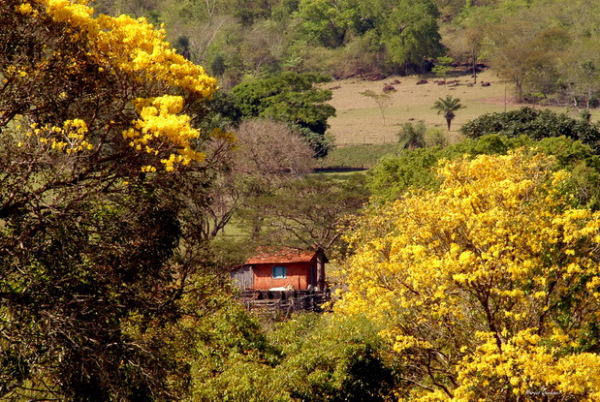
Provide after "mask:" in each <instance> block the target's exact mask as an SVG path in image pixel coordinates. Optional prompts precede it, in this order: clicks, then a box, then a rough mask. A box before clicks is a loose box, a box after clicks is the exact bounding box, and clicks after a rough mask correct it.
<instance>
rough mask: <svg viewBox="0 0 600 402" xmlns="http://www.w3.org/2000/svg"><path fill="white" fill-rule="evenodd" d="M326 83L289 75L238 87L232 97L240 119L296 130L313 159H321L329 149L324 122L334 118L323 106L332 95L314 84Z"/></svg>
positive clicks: (314, 76)
mask: <svg viewBox="0 0 600 402" xmlns="http://www.w3.org/2000/svg"><path fill="white" fill-rule="evenodd" d="M328 80H329V79H328V78H327V77H324V76H322V75H319V74H310V73H303V74H297V73H292V72H288V73H282V74H279V75H277V76H274V77H272V78H265V79H257V80H253V81H250V82H247V83H243V84H239V85H237V86H236V87H234V88H233V89H232V90H231V93H232V94H233V96H234V97H235V100H236V104H237V107H238V109H239V110H240V111H241V114H242V117H243V118H251V117H264V118H270V119H273V120H276V121H281V122H285V123H288V124H290V125H292V126H298V127H299V128H300V129H301V133H302V135H303V136H304V137H305V138H306V139H307V141H308V142H309V143H310V144H311V146H312V147H313V149H314V151H315V156H316V157H324V156H325V155H327V152H328V151H329V148H330V144H329V141H328V139H327V137H326V136H325V131H326V130H327V127H328V125H327V119H328V118H329V117H332V116H335V109H334V108H333V107H332V106H330V105H328V104H327V103H326V102H327V101H329V100H330V99H331V91H329V90H324V89H318V88H316V87H315V84H318V83H323V82H327V81H328Z"/></svg>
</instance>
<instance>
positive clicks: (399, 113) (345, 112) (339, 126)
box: [327, 70, 598, 146]
mask: <svg viewBox="0 0 600 402" xmlns="http://www.w3.org/2000/svg"><path fill="white" fill-rule="evenodd" d="M423 78H424V77H419V76H409V77H388V78H386V79H385V80H381V81H364V80H359V79H347V80H340V81H334V82H330V83H328V85H327V87H328V88H330V89H332V92H333V99H332V100H331V101H330V102H329V103H330V104H331V105H332V106H333V107H335V108H336V110H337V116H336V117H332V118H330V119H329V124H330V126H331V127H330V129H329V133H330V134H332V135H333V137H334V138H335V144H336V145H337V146H344V145H352V144H388V143H394V142H396V134H397V133H398V131H399V130H400V127H401V126H402V125H403V124H404V123H408V122H417V121H419V120H422V121H423V122H425V125H426V126H427V127H439V128H442V129H444V130H445V129H446V121H445V120H444V117H443V116H442V115H438V114H437V112H436V111H435V110H433V109H432V107H433V103H434V102H435V101H436V100H437V99H438V98H440V97H442V98H443V97H445V96H446V95H452V96H453V97H455V98H460V101H461V104H462V105H464V106H466V108H464V109H460V110H458V111H457V112H456V118H455V119H454V120H453V122H452V130H451V131H450V132H449V133H448V135H449V137H450V138H449V139H450V141H451V142H455V141H459V140H460V138H461V135H460V133H459V130H460V127H461V126H462V124H464V123H466V122H467V121H469V120H472V119H474V118H476V117H477V116H480V115H482V114H484V113H492V112H504V111H505V110H514V109H519V108H521V107H523V106H527V105H526V104H519V103H516V102H515V98H514V96H513V93H514V87H513V85H511V84H510V83H506V82H505V81H504V80H503V79H501V78H499V77H497V75H496V73H495V72H494V71H492V70H486V71H484V72H482V73H481V74H479V75H478V77H477V84H476V85H473V86H469V84H471V83H472V82H473V79H472V78H471V77H470V76H469V75H462V76H457V77H448V79H447V81H458V82H457V83H454V84H450V85H445V86H444V85H438V84H436V83H435V82H434V81H435V80H438V78H435V77H425V79H427V80H428V83H427V84H422V85H417V81H419V80H420V79H423ZM395 81H400V84H395V83H394V82H395ZM481 82H489V83H490V86H486V87H484V86H482V85H481ZM388 84H389V85H392V86H393V87H394V88H395V90H396V92H392V93H390V94H389V95H390V100H391V102H390V104H389V106H387V107H385V108H384V112H385V120H386V122H385V123H386V124H385V125H384V124H383V118H382V115H381V110H380V108H379V107H378V106H377V104H376V102H375V100H373V99H371V98H369V97H366V96H364V95H361V94H360V93H361V92H363V91H366V90H371V91H373V92H375V93H377V94H381V93H383V87H384V86H385V85H388ZM529 106H532V105H529ZM537 107H540V106H537ZM541 108H544V109H546V108H548V109H551V110H553V111H555V112H560V113H564V112H568V110H567V108H566V107H545V106H544V107H541ZM592 113H593V116H592V121H595V120H596V119H597V118H598V112H597V111H596V112H594V111H592Z"/></svg>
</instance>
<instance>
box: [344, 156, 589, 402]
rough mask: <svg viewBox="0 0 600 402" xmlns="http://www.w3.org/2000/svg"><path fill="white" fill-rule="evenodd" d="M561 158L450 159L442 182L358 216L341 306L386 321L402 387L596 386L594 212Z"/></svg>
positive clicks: (577, 390) (575, 390)
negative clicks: (577, 193) (578, 198)
mask: <svg viewBox="0 0 600 402" xmlns="http://www.w3.org/2000/svg"><path fill="white" fill-rule="evenodd" d="M554 164H555V162H554V160H553V159H552V158H550V157H547V156H544V155H542V154H539V153H535V152H531V151H527V150H520V151H517V152H512V153H509V154H508V155H505V156H486V155H481V156H479V157H477V158H475V159H474V160H471V161H469V160H466V159H463V160H458V161H455V162H448V161H446V162H445V163H442V164H441V167H440V168H439V174H440V175H441V179H442V180H443V184H442V186H441V188H440V190H439V191H436V192H433V191H414V192H411V193H409V194H407V195H405V196H403V197H402V198H401V199H399V200H397V201H395V202H393V203H388V204H386V205H384V206H383V207H374V208H373V210H371V211H369V212H367V213H365V215H364V216H363V217H362V218H361V219H360V220H359V221H358V222H357V227H356V230H355V231H354V233H353V234H352V235H351V236H350V240H351V242H352V244H353V245H354V246H353V247H354V248H355V255H354V256H353V257H352V258H351V261H350V263H349V266H348V268H347V272H346V274H347V276H348V292H347V293H345V294H344V297H343V300H342V301H341V302H340V303H339V304H338V305H337V307H336V311H337V312H338V313H343V314H355V313H365V314H367V315H368V316H369V317H370V318H371V319H372V320H374V321H377V322H378V323H380V324H382V325H383V326H384V328H385V329H384V330H383V335H385V336H386V337H387V338H388V340H389V341H390V343H391V344H392V345H393V350H394V352H395V354H396V355H397V357H398V359H399V361H400V362H401V363H402V366H403V367H404V371H403V372H402V379H403V380H405V384H407V385H406V387H403V388H402V389H400V390H398V394H399V395H400V396H403V397H411V398H415V399H419V400H464V401H473V400H519V399H520V398H521V399H522V398H530V399H531V398H533V397H534V396H537V397H542V396H544V395H546V396H549V395H550V396H551V395H554V396H556V397H557V398H558V396H560V397H561V398H564V399H565V400H566V399H569V398H573V399H580V398H590V399H594V398H598V397H599V396H600V394H599V392H600V368H599V367H600V356H599V355H598V354H597V352H598V345H599V342H600V336H599V335H600V333H599V331H598V329H599V328H598V324H597V323H598V318H599V315H600V264H599V262H600V255H599V251H600V214H598V213H592V212H590V211H589V210H586V209H580V208H578V207H577V206H576V202H575V201H574V200H575V198H574V197H572V196H571V195H570V194H569V192H568V191H567V190H566V185H565V183H566V180H567V178H568V174H567V173H565V172H564V171H555V169H554V170H553V166H554ZM557 400H558V399H557ZM560 400H562V399H560Z"/></svg>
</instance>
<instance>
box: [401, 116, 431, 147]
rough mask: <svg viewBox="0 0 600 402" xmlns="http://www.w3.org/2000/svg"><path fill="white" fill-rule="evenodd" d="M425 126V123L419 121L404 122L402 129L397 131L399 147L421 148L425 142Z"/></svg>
mask: <svg viewBox="0 0 600 402" xmlns="http://www.w3.org/2000/svg"><path fill="white" fill-rule="evenodd" d="M426 132H427V127H425V123H423V122H422V121H419V122H417V123H415V124H413V123H404V124H403V125H402V129H401V130H400V131H399V132H398V134H397V136H398V145H399V147H400V149H411V150H412V149H416V148H423V147H424V146H425V145H426V144H425V133H426Z"/></svg>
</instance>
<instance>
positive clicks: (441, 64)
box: [431, 56, 454, 85]
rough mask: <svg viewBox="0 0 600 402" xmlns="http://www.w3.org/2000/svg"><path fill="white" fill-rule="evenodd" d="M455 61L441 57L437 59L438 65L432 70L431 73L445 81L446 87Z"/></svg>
mask: <svg viewBox="0 0 600 402" xmlns="http://www.w3.org/2000/svg"><path fill="white" fill-rule="evenodd" d="M453 61H454V59H453V58H452V57H449V56H440V57H438V58H437V63H436V65H435V66H434V67H433V68H432V69H431V71H432V72H433V73H434V74H435V75H436V76H437V77H440V78H443V79H444V85H446V77H447V76H448V70H449V69H450V64H452V62H453Z"/></svg>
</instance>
